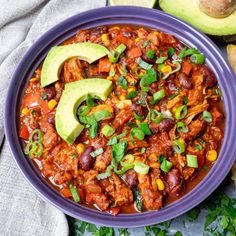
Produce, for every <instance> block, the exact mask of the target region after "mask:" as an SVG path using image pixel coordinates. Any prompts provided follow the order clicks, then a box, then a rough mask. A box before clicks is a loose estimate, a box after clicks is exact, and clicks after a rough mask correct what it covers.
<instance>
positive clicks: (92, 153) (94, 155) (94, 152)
mask: <svg viewBox="0 0 236 236" xmlns="http://www.w3.org/2000/svg"><path fill="white" fill-rule="evenodd" d="M103 152H104V150H103V148H99V149H96V150H95V151H93V152H90V156H91V157H96V156H99V155H101V154H102V153H103Z"/></svg>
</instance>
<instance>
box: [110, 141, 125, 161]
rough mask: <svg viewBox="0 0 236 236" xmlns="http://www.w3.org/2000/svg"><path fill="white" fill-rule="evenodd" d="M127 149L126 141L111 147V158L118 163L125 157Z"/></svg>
mask: <svg viewBox="0 0 236 236" xmlns="http://www.w3.org/2000/svg"><path fill="white" fill-rule="evenodd" d="M126 147H127V141H126V140H122V141H120V142H119V143H117V144H114V145H113V146H112V157H113V158H114V159H115V160H116V162H117V163H119V162H120V161H121V160H122V158H123V157H124V155H125V152H126Z"/></svg>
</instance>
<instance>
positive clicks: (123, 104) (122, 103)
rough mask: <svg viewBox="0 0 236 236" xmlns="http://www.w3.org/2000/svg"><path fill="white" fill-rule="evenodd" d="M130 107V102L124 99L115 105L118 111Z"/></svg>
mask: <svg viewBox="0 0 236 236" xmlns="http://www.w3.org/2000/svg"><path fill="white" fill-rule="evenodd" d="M131 105H132V102H131V100H129V99H125V100H122V101H119V102H118V103H117V104H116V106H117V108H119V109H124V108H125V107H130V106H131Z"/></svg>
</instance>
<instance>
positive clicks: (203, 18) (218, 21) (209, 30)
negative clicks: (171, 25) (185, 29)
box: [159, 0, 236, 36]
mask: <svg viewBox="0 0 236 236" xmlns="http://www.w3.org/2000/svg"><path fill="white" fill-rule="evenodd" d="M159 4H160V7H161V9H162V10H164V11H165V12H167V13H170V14H172V15H174V16H176V17H178V18H180V19H182V20H184V21H186V22H188V23H190V24H192V25H193V26H195V27H196V28H198V29H199V30H201V31H203V32H204V33H206V34H209V35H215V36H226V35H234V34H236V11H234V12H233V13H232V14H231V15H229V16H227V17H225V18H213V17H210V16H208V15H207V14H205V13H203V12H202V11H201V10H200V7H199V0H188V1H187V2H186V0H160V1H159Z"/></svg>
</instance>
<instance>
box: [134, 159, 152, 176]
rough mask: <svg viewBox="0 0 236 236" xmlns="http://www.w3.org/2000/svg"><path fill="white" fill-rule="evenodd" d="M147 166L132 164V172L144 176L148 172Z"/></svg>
mask: <svg viewBox="0 0 236 236" xmlns="http://www.w3.org/2000/svg"><path fill="white" fill-rule="evenodd" d="M149 168H150V167H149V166H148V165H146V164H144V163H143V162H136V163H135V164H134V170H135V171H136V172H137V173H139V174H143V175H146V174H147V173H148V171H149Z"/></svg>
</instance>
